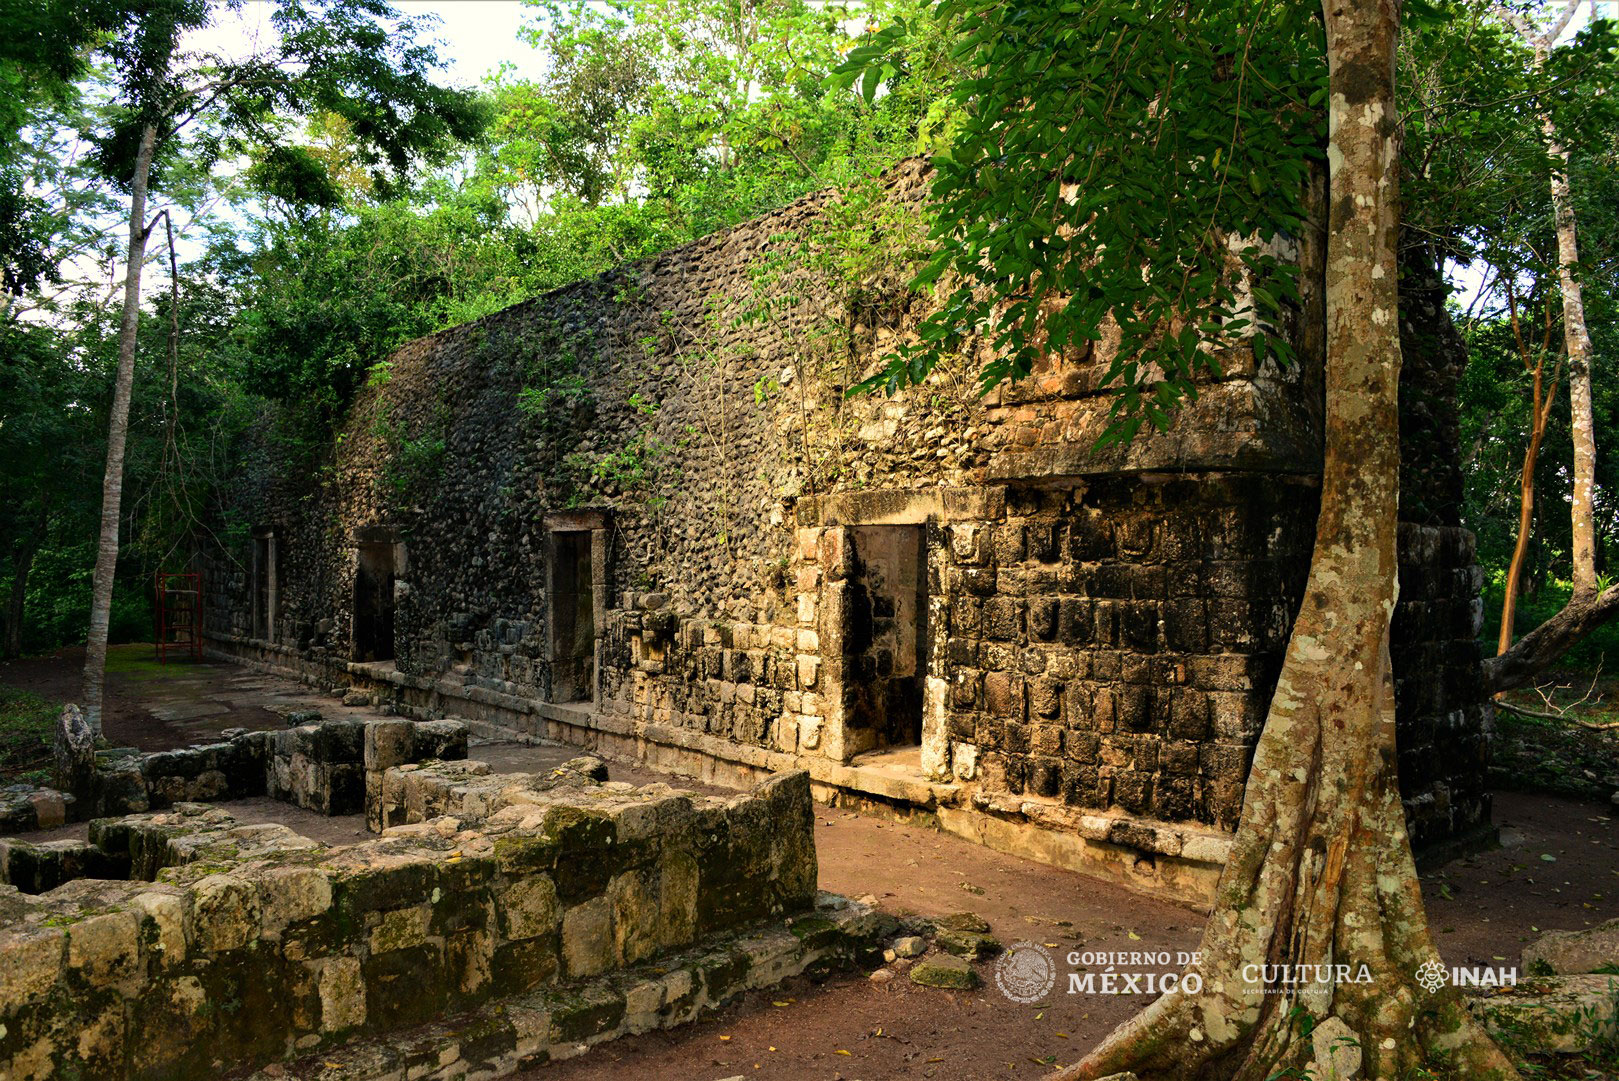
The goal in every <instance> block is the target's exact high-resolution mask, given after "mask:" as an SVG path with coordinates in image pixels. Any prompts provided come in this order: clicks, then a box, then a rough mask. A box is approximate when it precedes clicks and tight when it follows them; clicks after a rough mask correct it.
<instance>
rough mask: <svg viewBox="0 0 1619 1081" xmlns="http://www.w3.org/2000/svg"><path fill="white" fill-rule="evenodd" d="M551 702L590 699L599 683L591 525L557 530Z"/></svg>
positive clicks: (553, 568) (554, 538) (553, 540)
mask: <svg viewBox="0 0 1619 1081" xmlns="http://www.w3.org/2000/svg"><path fill="white" fill-rule="evenodd" d="M551 544H552V548H551V551H552V564H551V700H552V701H553V702H588V701H590V700H591V699H592V698H593V697H595V686H596V592H595V568H594V567H593V566H592V565H591V533H590V530H587V529H576V530H565V531H564V530H559V531H556V532H553V533H552V534H551Z"/></svg>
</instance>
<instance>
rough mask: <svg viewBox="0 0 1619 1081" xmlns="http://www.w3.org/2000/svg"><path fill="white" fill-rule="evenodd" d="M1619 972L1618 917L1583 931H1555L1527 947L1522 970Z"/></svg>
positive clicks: (1566, 973) (1537, 972)
mask: <svg viewBox="0 0 1619 1081" xmlns="http://www.w3.org/2000/svg"><path fill="white" fill-rule="evenodd" d="M1600 970H1607V971H1609V972H1613V971H1619V920H1609V921H1608V922H1606V923H1601V924H1598V925H1597V926H1595V927H1589V928H1586V929H1584V930H1581V931H1552V932H1550V933H1548V934H1545V935H1542V936H1541V937H1540V938H1538V939H1536V940H1535V941H1534V942H1531V943H1530V944H1529V945H1528V946H1525V947H1524V951H1523V971H1524V972H1525V973H1527V974H1528V975H1530V976H1553V975H1557V976H1570V975H1577V974H1580V973H1589V972H1597V971H1600Z"/></svg>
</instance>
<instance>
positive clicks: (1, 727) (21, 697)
mask: <svg viewBox="0 0 1619 1081" xmlns="http://www.w3.org/2000/svg"><path fill="white" fill-rule="evenodd" d="M61 709H62V704H61V703H60V702H52V701H49V700H47V699H44V698H41V697H40V696H39V695H37V694H34V693H33V692H32V691H24V690H20V689H18V688H16V687H7V686H6V685H5V684H0V776H5V777H8V778H13V777H15V775H17V774H20V773H25V772H29V771H33V770H39V769H44V768H46V767H48V766H49V764H50V757H51V736H52V733H53V731H54V729H55V727H56V715H57V714H58V713H59V712H60V711H61Z"/></svg>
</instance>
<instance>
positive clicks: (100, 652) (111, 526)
mask: <svg viewBox="0 0 1619 1081" xmlns="http://www.w3.org/2000/svg"><path fill="white" fill-rule="evenodd" d="M156 144H157V128H156V127H154V126H152V125H150V124H148V125H147V126H146V127H145V128H144V129H143V130H142V131H141V142H140V149H139V151H138V152H137V153H136V156H135V176H134V181H133V183H132V184H131V187H130V198H129V265H128V266H127V267H126V268H125V270H124V311H123V321H122V323H120V325H119V327H118V375H117V380H116V382H115V383H114V384H113V393H112V413H111V416H110V418H109V419H108V422H107V469H106V473H105V474H104V475H103V477H102V481H101V538H100V543H99V544H98V545H97V547H96V572H95V579H94V584H93V591H92V593H91V599H90V633H89V635H88V636H87V638H86V640H85V647H84V719H85V722H86V723H87V724H88V725H89V726H90V731H91V732H92V733H93V734H94V735H95V736H96V737H97V738H100V736H101V698H102V687H103V684H104V682H105V680H106V675H107V625H108V622H109V620H110V619H111V616H112V584H113V577H114V575H115V574H116V572H117V569H118V521H119V512H120V509H121V504H122V503H123V495H124V444H125V442H126V441H127V439H128V436H129V400H130V396H131V394H132V393H133V391H134V384H135V333H136V331H137V330H138V329H139V328H140V314H141V264H142V263H144V262H145V261H146V183H147V178H148V176H149V175H150V173H151V169H152V153H153V150H154V149H155V147H156Z"/></svg>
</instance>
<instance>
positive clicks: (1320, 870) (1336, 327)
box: [1062, 0, 1516, 1081]
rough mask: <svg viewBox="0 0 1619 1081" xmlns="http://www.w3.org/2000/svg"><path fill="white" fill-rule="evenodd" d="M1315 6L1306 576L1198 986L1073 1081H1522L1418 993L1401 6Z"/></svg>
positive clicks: (1484, 1041)
mask: <svg viewBox="0 0 1619 1081" xmlns="http://www.w3.org/2000/svg"><path fill="white" fill-rule="evenodd" d="M1323 11H1324V16H1325V22H1326V29H1327V51H1328V62H1329V67H1330V71H1331V92H1330V102H1331V104H1330V110H1331V112H1330V121H1331V127H1330V130H1331V135H1330V142H1329V146H1328V160H1329V163H1330V168H1331V180H1330V187H1331V190H1330V196H1329V199H1328V205H1329V208H1330V212H1329V225H1328V234H1327V235H1328V246H1327V263H1326V276H1325V285H1326V301H1327V339H1326V344H1327V372H1326V392H1327V413H1326V450H1325V465H1324V469H1323V475H1322V486H1321V516H1320V519H1319V521H1318V524H1317V527H1316V542H1315V550H1314V553H1313V555H1312V557H1311V563H1310V575H1309V581H1308V583H1307V585H1306V587H1305V593H1304V601H1303V604H1302V606H1301V608H1300V611H1299V615H1298V618H1297V620H1296V621H1295V623H1294V625H1293V631H1292V635H1291V637H1290V639H1289V641H1288V645H1287V651H1286V655H1285V657H1284V660H1283V666H1282V672H1281V676H1280V678H1279V679H1278V682H1277V687H1276V692H1275V696H1274V697H1273V699H1272V700H1271V706H1270V712H1269V716H1268V717H1267V718H1266V722H1265V728H1264V730H1263V732H1262V733H1261V734H1260V737H1259V743H1258V746H1257V747H1256V749H1255V757H1254V764H1253V768H1252V771H1251V772H1250V774H1249V777H1248V785H1247V790H1246V792H1245V795H1244V801H1243V813H1242V819H1241V821H1240V823H1239V825H1238V828H1237V833H1236V836H1235V838H1234V839H1233V844H1232V849H1231V855H1230V857H1229V858H1228V860H1227V862H1226V865H1225V870H1224V871H1223V872H1222V874H1221V877H1220V884H1219V888H1218V891H1217V893H1216V901H1215V909H1214V912H1213V913H1212V914H1211V915H1210V917H1209V921H1208V923H1207V925H1206V926H1205V927H1204V931H1203V944H1202V964H1201V965H1200V967H1199V968H1198V969H1197V970H1196V971H1197V973H1198V975H1199V977H1200V979H1201V986H1198V987H1195V988H1193V989H1188V987H1187V986H1186V983H1185V982H1183V983H1182V985H1181V986H1180V987H1179V988H1178V989H1177V990H1176V991H1175V992H1174V993H1171V994H1166V995H1164V996H1163V997H1161V998H1159V999H1157V1000H1156V1001H1155V1002H1153V1003H1152V1005H1150V1006H1148V1007H1147V1009H1146V1010H1144V1011H1143V1012H1142V1013H1141V1014H1139V1015H1137V1016H1136V1017H1135V1018H1133V1019H1131V1020H1130V1021H1127V1022H1125V1023H1124V1024H1123V1025H1121V1026H1120V1027H1119V1028H1118V1029H1116V1030H1115V1031H1114V1032H1113V1033H1112V1034H1111V1035H1110V1036H1109V1037H1108V1038H1107V1039H1106V1040H1104V1041H1103V1042H1102V1043H1101V1044H1100V1045H1099V1046H1098V1047H1097V1048H1096V1049H1095V1050H1093V1051H1092V1052H1091V1053H1090V1054H1089V1055H1088V1056H1087V1057H1086V1058H1085V1059H1084V1061H1082V1062H1081V1063H1079V1064H1078V1065H1077V1066H1074V1067H1072V1068H1070V1069H1069V1070H1067V1071H1064V1073H1063V1075H1062V1076H1064V1077H1067V1078H1076V1079H1077V1078H1097V1077H1102V1076H1105V1075H1108V1074H1111V1073H1115V1072H1119V1071H1125V1070H1131V1071H1135V1072H1136V1073H1137V1074H1138V1075H1139V1076H1140V1077H1142V1078H1143V1079H1154V1081H1156V1079H1164V1081H1169V1079H1173V1081H1188V1079H1194V1078H1201V1079H1214V1078H1219V1079H1235V1081H1266V1079H1269V1078H1272V1077H1275V1076H1277V1075H1278V1074H1279V1073H1283V1072H1285V1071H1286V1070H1288V1069H1294V1070H1302V1069H1306V1068H1313V1069H1314V1072H1313V1073H1312V1075H1311V1076H1316V1077H1327V1076H1334V1075H1335V1074H1334V1073H1333V1072H1330V1071H1331V1070H1333V1069H1334V1068H1333V1067H1330V1066H1328V1061H1329V1060H1330V1059H1332V1058H1334V1057H1337V1055H1339V1054H1352V1055H1353V1057H1354V1058H1356V1059H1359V1060H1360V1062H1361V1063H1362V1065H1361V1067H1360V1073H1359V1074H1357V1075H1356V1076H1360V1077H1365V1078H1380V1079H1383V1078H1387V1079H1393V1078H1403V1077H1406V1076H1408V1074H1409V1073H1410V1072H1411V1071H1413V1069H1414V1068H1415V1067H1417V1066H1419V1065H1421V1064H1424V1063H1429V1062H1435V1061H1437V1060H1438V1059H1439V1058H1441V1057H1443V1058H1445V1060H1446V1062H1447V1064H1448V1066H1449V1068H1450V1069H1451V1070H1453V1071H1454V1072H1455V1073H1456V1075H1457V1076H1465V1077H1468V1078H1473V1079H1500V1078H1510V1077H1514V1076H1516V1075H1515V1073H1514V1071H1513V1068H1512V1065H1511V1064H1510V1063H1509V1062H1508V1061H1507V1059H1506V1058H1505V1057H1504V1056H1503V1055H1502V1053H1501V1052H1500V1051H1499V1050H1498V1049H1497V1048H1496V1047H1495V1045H1494V1044H1493V1043H1492V1042H1491V1041H1490V1039H1489V1038H1488V1036H1486V1035H1485V1034H1484V1033H1483V1031H1482V1030H1481V1029H1480V1028H1479V1027H1478V1026H1477V1024H1476V1023H1475V1022H1474V1021H1473V1020H1472V1018H1471V1016H1470V1015H1469V1014H1468V1013H1467V1011H1466V1008H1465V1007H1464V1006H1463V1005H1462V1004H1461V1002H1460V1001H1459V1000H1458V999H1457V998H1455V997H1454V996H1453V995H1451V994H1448V993H1446V992H1440V993H1439V994H1436V995H1429V994H1428V993H1427V992H1425V991H1423V990H1422V989H1421V988H1420V987H1419V985H1418V984H1417V983H1416V981H1415V974H1416V971H1417V969H1418V967H1419V966H1421V965H1423V964H1424V963H1427V962H1430V961H1434V960H1436V959H1437V957H1438V954H1437V951H1436V950H1435V949H1434V946H1433V942H1432V940H1431V938H1430V937H1429V934H1428V926H1427V918H1426V916H1425V915H1424V912H1423V908H1422V896H1421V892H1420V888H1419V884H1418V881H1417V875H1416V867H1415V864H1414V862H1413V860H1412V856H1411V844H1410V839H1409V837H1408V836H1407V834H1406V826H1405V813H1404V809H1403V807H1402V806H1401V803H1400V794H1399V785H1398V781H1397V778H1396V776H1395V761H1396V756H1395V749H1394V741H1395V726H1394V690H1393V677H1392V674H1391V672H1390V661H1389V621H1390V618H1391V616H1392V614H1393V611H1394V600H1395V594H1396V588H1397V587H1396V577H1395V575H1396V570H1395V535H1396V517H1397V514H1398V495H1399V492H1398V489H1399V417H1398V400H1397V399H1398V391H1399V373H1400V343H1399V319H1398V297H1397V293H1396V263H1395V241H1396V230H1397V224H1398V221H1397V215H1398V198H1397V197H1398V192H1397V188H1396V185H1397V182H1398V172H1399V168H1400V165H1399V154H1398V152H1397V151H1398V147H1397V124H1398V114H1397V113H1396V111H1395V108H1394V56H1395V46H1396V41H1397V38H1398V27H1399V21H1398V20H1399V10H1398V3H1397V0H1325V2H1324V3H1323ZM1260 965H1287V966H1316V965H1326V966H1329V969H1328V971H1329V972H1332V971H1334V969H1332V968H1331V967H1330V966H1340V965H1347V966H1349V971H1350V978H1349V979H1344V978H1341V977H1340V978H1338V979H1332V978H1330V977H1329V978H1328V979H1324V980H1323V979H1319V978H1318V979H1313V980H1308V981H1307V982H1304V983H1293V984H1286V985H1278V984H1276V983H1274V982H1271V981H1267V980H1265V979H1264V974H1263V971H1262V970H1261V969H1259V968H1258V966H1260ZM1293 971H1294V972H1295V973H1297V972H1298V969H1297V968H1295V969H1294V970H1293ZM1188 975H1190V972H1188ZM1362 978H1364V980H1365V981H1367V982H1355V981H1356V980H1360V979H1362ZM1267 992H1268V993H1267ZM1306 1021H1308V1022H1309V1023H1305V1022H1306ZM1335 1044H1336V1045H1337V1047H1336V1049H1335V1047H1334V1045H1335ZM1336 1076H1343V1073H1342V1072H1338V1073H1337V1074H1336Z"/></svg>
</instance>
